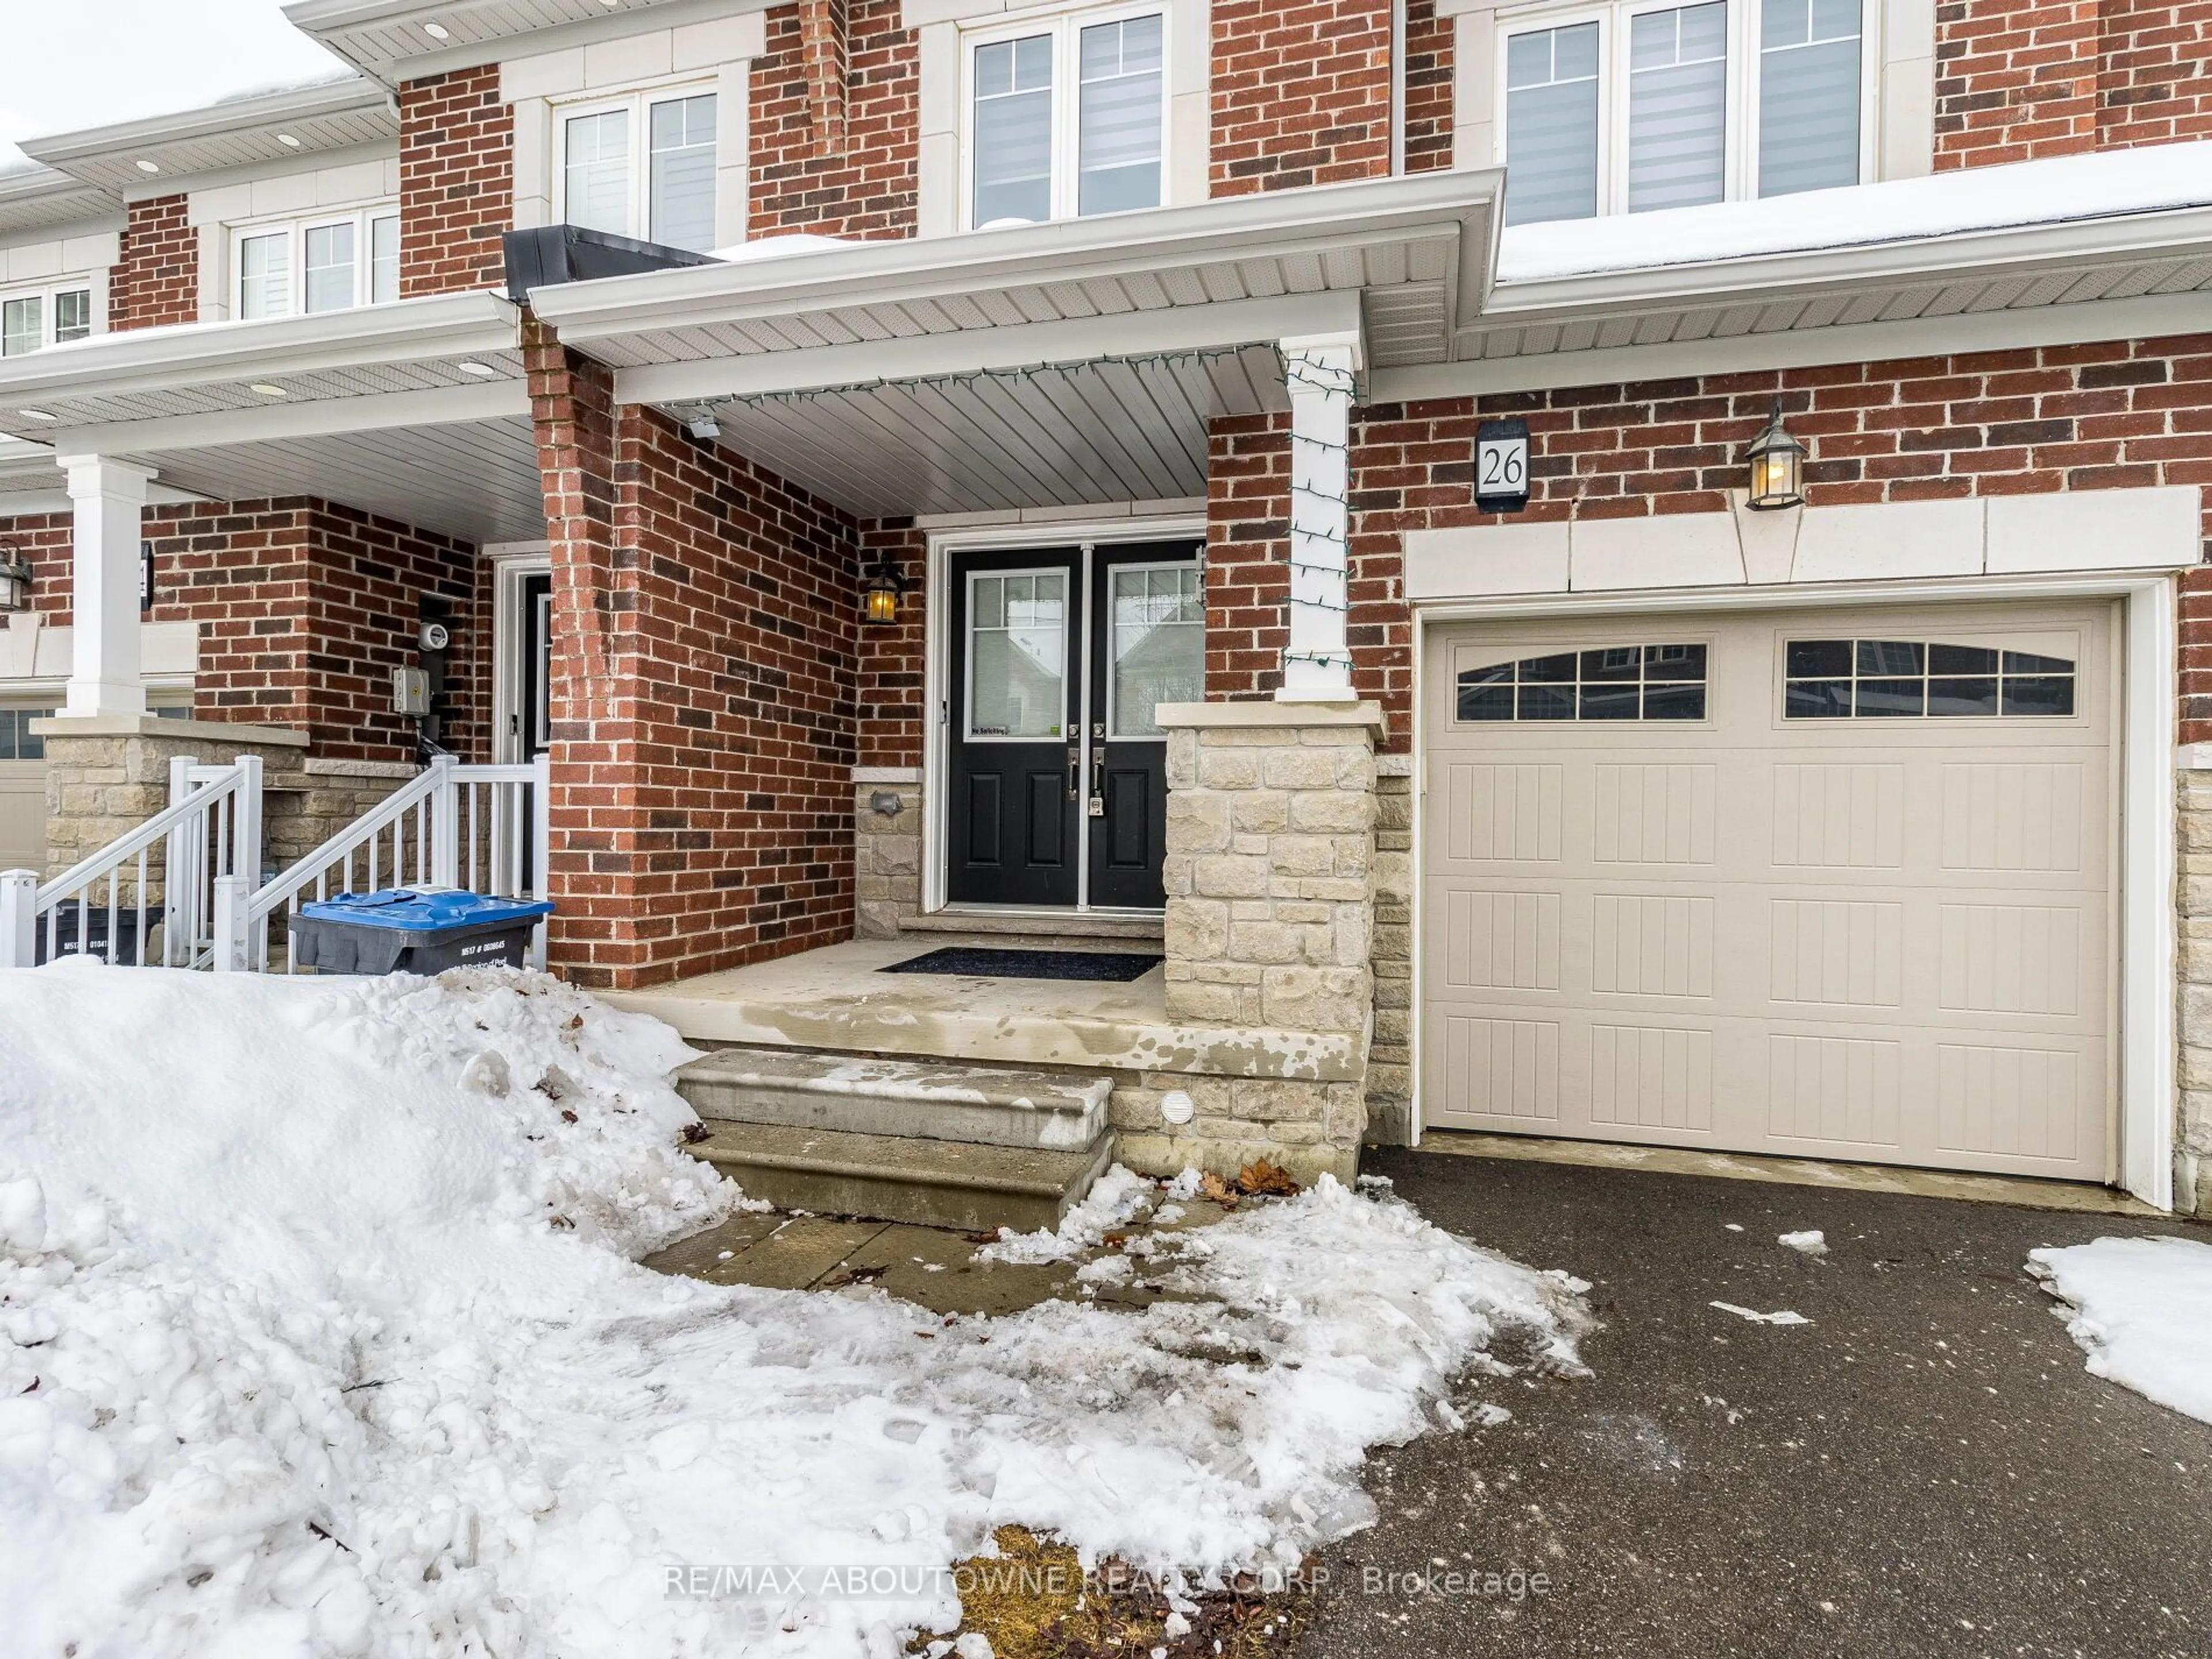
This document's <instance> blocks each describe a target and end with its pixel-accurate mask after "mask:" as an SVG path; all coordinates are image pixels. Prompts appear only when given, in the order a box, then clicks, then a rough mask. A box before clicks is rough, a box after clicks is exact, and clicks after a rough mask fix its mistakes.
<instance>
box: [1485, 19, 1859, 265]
mask: <svg viewBox="0 0 2212 1659" xmlns="http://www.w3.org/2000/svg"><path fill="white" fill-rule="evenodd" d="M1873 6H1874V0H1695V3H1692V4H1688V5H1684V4H1680V3H1672V4H1670V3H1667V0H1656V3H1655V0H1614V3H1612V4H1608V5H1601V6H1596V7H1593V6H1590V5H1589V4H1587V3H1584V4H1579V5H1563V6H1552V7H1532V8H1528V9H1522V10H1521V11H1519V12H1518V13H1516V15H1513V16H1512V17H1510V18H1509V19H1507V20H1505V21H1502V22H1501V23H1500V25H1499V31H1500V33H1501V35H1502V37H1503V38H1502V40H1501V43H1500V45H1501V50H1500V51H1499V52H1498V64H1499V76H1500V80H1501V83H1502V84H1501V85H1500V88H1499V107H1500V110H1501V112H1502V114H1503V116H1504V121H1503V125H1502V129H1501V130H1502V132H1503V135H1504V137H1503V139H1502V141H1501V148H1502V149H1503V151H1504V161H1505V166H1506V175H1505V222H1506V223H1508V224H1509V225H1516V224H1532V223H1535V222H1540V221H1543V220H1549V219H1581V218H1589V217H1591V216H1595V215H1597V214H1601V213H1643V212H1649V211H1651V210H1655V209H1660V208H1670V207H1694V206H1698V205H1699V204H1704V203H1707V202H1720V201H1729V200H1736V199H1741V198H1744V197H1758V196H1782V195H1787V194H1790V193H1791V192H1793V191H1804V190H1821V189H1826V188H1827V187H1829V186H1831V185H1855V184H1857V183H1858V182H1859V180H1860V179H1861V178H1862V177H1863V176H1864V173H1863V164H1864V159H1865V146H1866V138H1867V134H1868V131H1869V121H1868V118H1867V115H1868V107H1869V98H1870V95H1871V92H1870V88H1871V85H1872V82H1871V80H1870V79H1869V64H1868V59H1867V56H1866V53H1865V52H1864V51H1863V44H1864V40H1865V37H1866V36H1867V35H1868V34H1869V33H1870V32H1871V29H1870V21H1869V20H1870V18H1871V17H1872V15H1873Z"/></svg>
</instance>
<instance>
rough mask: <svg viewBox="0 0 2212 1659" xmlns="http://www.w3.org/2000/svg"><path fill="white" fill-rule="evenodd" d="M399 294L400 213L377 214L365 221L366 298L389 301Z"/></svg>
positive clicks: (383, 301)
mask: <svg viewBox="0 0 2212 1659" xmlns="http://www.w3.org/2000/svg"><path fill="white" fill-rule="evenodd" d="M398 297H399V216H398V214H396V213H385V214H380V215H378V216H376V217H375V218H374V219H371V220H370V221H369V222H368V300H369V303H370V304H371V305H379V306H380V305H388V304H389V303H390V302H391V301H394V300H396V299H398Z"/></svg>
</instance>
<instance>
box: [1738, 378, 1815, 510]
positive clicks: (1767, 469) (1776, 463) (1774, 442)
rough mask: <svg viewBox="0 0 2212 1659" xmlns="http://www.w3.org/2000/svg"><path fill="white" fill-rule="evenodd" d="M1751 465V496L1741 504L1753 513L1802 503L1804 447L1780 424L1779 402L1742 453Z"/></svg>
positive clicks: (1780, 411)
mask: <svg viewBox="0 0 2212 1659" xmlns="http://www.w3.org/2000/svg"><path fill="white" fill-rule="evenodd" d="M1743 458H1744V459H1746V460H1747V461H1749V462H1750V463H1751V496H1750V499H1749V500H1748V501H1747V502H1746V503H1745V505H1746V506H1747V507H1750V508H1751V509H1752V510H1753V512H1755V513H1771V512H1772V511H1774V510H1775V509H1776V508H1777V507H1802V506H1804V504H1805V446H1804V445H1802V444H1801V443H1799V442H1798V441H1796V439H1795V438H1793V437H1791V436H1790V434H1789V433H1788V431H1786V430H1785V429H1784V427H1783V424H1782V399H1781V398H1776V399H1775V400H1774V410H1773V412H1772V413H1771V414H1770V415H1769V416H1767V417H1766V426H1765V429H1764V430H1763V431H1761V432H1760V433H1759V435H1758V436H1757V437H1756V438H1753V440H1752V441H1751V447H1750V448H1749V449H1747V450H1746V451H1745V452H1744V457H1743Z"/></svg>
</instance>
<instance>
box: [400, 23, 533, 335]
mask: <svg viewBox="0 0 2212 1659" xmlns="http://www.w3.org/2000/svg"><path fill="white" fill-rule="evenodd" d="M513 224H514V120H513V112H512V110H511V109H510V108H509V106H507V105H506V104H503V103H501V101H500V98H499V65H498V64H484V65H483V67H481V68H479V69H467V70H454V71H453V73H452V74H450V75H437V76H431V77H429V78H428V80H422V81H410V82H407V83H406V84H405V85H404V86H402V87H401V88H399V293H400V296H401V297H402V298H403V299H407V298H412V297H414V296H415V295H420V294H453V293H457V292H459V291H461V290H463V289H480V288H497V287H499V286H500V284H501V282H503V281H504V280H505V276H506V264H505V260H504V258H502V256H501V252H500V238H501V236H502V235H504V234H506V233H507V231H508V230H509V229H510V228H513Z"/></svg>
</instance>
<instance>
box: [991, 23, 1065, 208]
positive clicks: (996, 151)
mask: <svg viewBox="0 0 2212 1659" xmlns="http://www.w3.org/2000/svg"><path fill="white" fill-rule="evenodd" d="M1052 55H1053V37H1052V36H1051V35H1049V34H1032V35H1026V36H1024V37H1023V38H1022V39H1021V40H994V41H992V42H991V43H990V44H988V45H987V46H978V47H976V48H975V107H974V111H973V114H972V118H971V119H972V128H971V142H972V143H973V144H974V147H975V172H974V182H973V185H972V188H973V190H974V192H975V215H974V222H975V223H976V224H977V225H987V224H991V223H993V222H995V221H998V220H1000V219H1026V220H1030V221H1031V222H1036V221H1042V220H1045V219H1049V218H1051V217H1052V90H1053V89H1052Z"/></svg>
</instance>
